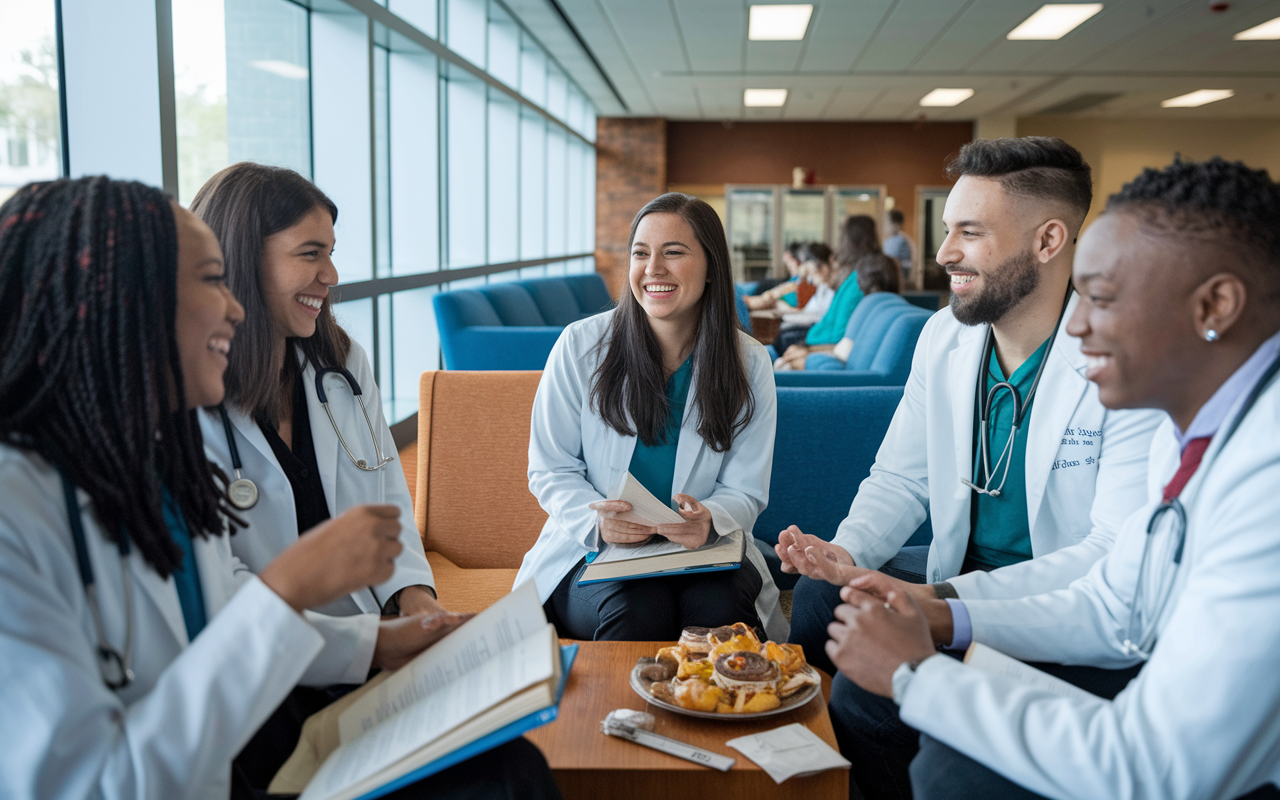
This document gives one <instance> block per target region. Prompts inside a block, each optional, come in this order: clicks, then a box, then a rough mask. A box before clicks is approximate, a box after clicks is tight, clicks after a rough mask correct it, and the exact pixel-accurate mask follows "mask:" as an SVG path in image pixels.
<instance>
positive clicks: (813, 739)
mask: <svg viewBox="0 0 1280 800" xmlns="http://www.w3.org/2000/svg"><path fill="white" fill-rule="evenodd" d="M725 744H727V745H729V746H730V747H732V748H733V749H734V750H737V751H738V752H739V753H742V754H743V755H744V756H746V757H747V758H749V759H751V760H752V761H754V762H755V763H756V764H757V765H758V766H759V767H760V768H761V769H763V770H764V771H765V772H767V773H769V777H770V778H773V780H774V782H775V783H782V782H783V781H785V780H787V779H788V778H794V777H796V776H797V775H801V776H804V775H816V774H817V773H819V772H825V771H826V770H829V769H848V768H849V766H850V764H849V762H848V761H846V760H845V759H844V757H843V756H841V755H840V754H839V753H838V752H836V751H835V750H834V749H833V748H832V747H831V746H830V745H829V744H827V743H826V742H824V741H822V738H821V737H819V736H818V734H816V733H814V732H813V731H811V730H809V729H808V728H806V727H805V726H803V725H801V724H800V723H798V722H796V723H793V724H791V725H784V726H782V727H781V728H774V729H773V730H771V731H765V732H764V733H757V734H755V735H754V736H740V737H738V738H737V739H730V740H729V741H727V742H725Z"/></svg>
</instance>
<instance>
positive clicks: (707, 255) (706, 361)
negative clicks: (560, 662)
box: [516, 193, 787, 641]
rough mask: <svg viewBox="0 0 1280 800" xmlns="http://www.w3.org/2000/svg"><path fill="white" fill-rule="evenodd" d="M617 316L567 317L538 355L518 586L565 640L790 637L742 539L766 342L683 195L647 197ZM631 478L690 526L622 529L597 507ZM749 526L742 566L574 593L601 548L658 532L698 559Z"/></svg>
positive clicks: (763, 459) (757, 459)
mask: <svg viewBox="0 0 1280 800" xmlns="http://www.w3.org/2000/svg"><path fill="white" fill-rule="evenodd" d="M628 252H629V254H630V262H629V269H628V275H627V285H626V287H625V288H624V289H623V291H622V297H621V298H620V300H619V302H618V307H617V308H616V309H615V310H613V311H609V312H605V313H603V314H598V315H596V316H593V317H590V318H588V319H585V320H582V321H580V322H576V323H574V324H572V325H570V326H569V327H567V328H566V329H565V331H564V333H563V334H562V335H561V337H560V339H559V341H558V342H556V345H555V347H554V348H553V349H552V351H551V356H550V357H549V358H548V360H547V366H546V369H545V370H544V371H543V374H542V381H541V383H539V385H538V393H537V396H536V398H535V399H534V404H533V419H532V430H531V433H530V437H529V488H530V490H531V491H532V492H533V494H534V496H535V497H537V498H538V502H539V503H540V504H541V505H542V508H543V509H544V510H545V511H546V512H547V514H548V519H547V523H546V525H545V526H544V527H543V529H542V533H541V534H540V535H539V537H538V540H537V542H536V543H535V544H534V546H533V548H532V549H531V550H530V551H529V552H528V553H527V554H526V555H525V558H524V562H523V563H522V564H521V565H520V572H519V574H518V575H517V577H516V584H517V585H519V584H520V583H521V582H522V581H525V580H527V579H529V578H532V579H534V580H535V581H536V582H537V586H538V593H539V595H540V596H541V597H542V600H543V602H544V604H545V607H546V609H547V613H548V616H549V618H551V619H552V620H553V621H554V622H555V623H556V626H557V628H558V629H559V630H560V632H561V634H562V635H565V636H571V637H573V638H577V639H615V640H650V641H654V640H672V639H676V638H678V637H679V636H680V632H681V629H682V628H683V627H685V626H704V627H715V626H720V625H729V624H732V623H735V622H745V623H747V624H750V625H753V626H756V627H761V626H762V627H763V630H764V631H765V632H766V633H767V635H768V636H769V637H771V638H773V639H775V640H777V641H783V640H784V639H785V637H786V635H787V623H786V619H785V618H784V617H783V615H782V612H781V609H780V608H779V606H778V590H777V588H776V587H775V586H774V584H773V581H772V579H771V577H770V575H769V570H768V569H767V568H766V566H765V564H764V559H763V558H762V557H761V555H760V553H759V551H758V550H757V549H756V547H755V545H754V544H753V542H752V539H751V529H752V526H753V525H754V524H755V521H756V517H757V516H759V514H760V512H761V511H763V510H764V508H765V504H766V503H767V502H768V498H769V476H770V472H771V469H772V465H773V437H774V432H775V428H776V417H777V395H776V391H775V389H774V384H773V369H772V366H771V365H770V363H769V357H768V355H767V354H766V353H765V349H764V347H762V346H761V345H760V344H759V343H758V342H756V341H755V340H754V339H752V338H751V337H750V336H748V335H747V334H746V332H745V331H742V330H741V329H740V328H739V327H738V324H737V322H736V319H737V318H736V316H735V312H734V288H733V282H732V278H731V276H730V271H729V251H728V245H727V244H726V242H725V236H724V228H723V227H722V226H721V224H720V219H719V217H718V216H717V215H716V213H715V211H714V210H713V209H712V208H711V207H710V206H708V205H707V204H706V203H704V202H702V201H701V200H698V199H697V198H694V197H690V196H688V195H682V194H678V193H671V194H665V195H662V196H661V197H658V198H656V199H654V200H652V201H650V202H649V203H648V204H647V205H646V206H645V207H644V208H642V209H641V210H640V212H639V213H638V214H637V215H636V218H635V221H634V222H632V224H631V235H630V238H629V240H628ZM628 471H630V472H631V474H632V475H634V476H635V477H636V479H637V480H638V481H640V483H641V484H642V485H644V486H645V488H646V489H648V490H649V491H650V492H651V493H652V494H653V495H654V496H655V497H657V498H659V499H660V500H662V501H664V502H669V503H670V504H671V507H672V508H673V509H675V510H677V511H678V512H679V513H680V515H681V516H682V517H683V518H684V519H685V522H683V523H678V524H664V525H658V526H657V527H656V529H655V528H653V527H648V526H645V525H641V524H638V523H633V522H627V521H624V520H621V519H616V518H615V515H616V514H618V513H621V512H626V511H629V510H630V508H631V507H630V505H629V504H628V503H625V502H622V501H608V500H605V496H606V495H607V493H608V492H609V490H610V488H611V487H613V486H614V485H615V484H616V483H617V482H618V481H619V480H620V479H621V478H623V477H624V476H625V475H626V474H627V473H628ZM736 531H742V532H743V534H744V538H745V539H746V548H745V557H744V558H743V561H742V564H741V566H740V567H739V568H738V569H733V570H728V571H723V572H708V573H700V574H694V575H684V576H677V577H658V578H644V579H636V580H625V581H610V582H606V583H596V584H589V585H586V586H579V585H578V578H579V577H580V575H581V573H582V570H583V569H584V567H585V559H586V557H587V556H588V555H589V554H591V553H594V552H597V551H599V550H600V548H601V547H602V546H603V545H604V544H605V543H618V544H628V543H638V542H642V541H645V540H647V539H649V538H650V537H651V536H654V535H657V536H660V537H665V538H666V539H668V540H670V541H672V542H678V543H680V544H682V545H684V546H685V547H688V548H695V547H698V546H700V545H702V544H704V543H706V542H707V541H709V540H712V539H713V538H714V537H718V536H726V535H729V534H732V533H734V532H736Z"/></svg>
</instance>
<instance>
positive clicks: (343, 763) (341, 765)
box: [302, 607, 559, 800]
mask: <svg viewBox="0 0 1280 800" xmlns="http://www.w3.org/2000/svg"><path fill="white" fill-rule="evenodd" d="M539 611H541V607H539ZM556 641H557V640H556V632H555V626H553V625H551V624H549V623H544V625H543V628H542V634H541V635H537V634H534V635H531V636H529V637H527V638H524V639H522V640H520V641H518V642H516V643H515V644H514V645H513V646H512V647H510V648H508V649H506V650H504V651H502V652H498V653H495V654H494V656H493V657H491V658H489V659H487V660H485V661H482V662H480V663H479V664H478V665H476V666H475V667H474V668H472V669H469V670H468V671H466V672H464V673H462V674H461V675H459V676H458V677H457V678H456V679H455V680H453V681H450V682H448V683H447V684H445V685H443V686H437V687H436V689H435V690H434V691H432V692H431V693H429V694H425V695H422V696H420V697H417V698H416V699H415V700H413V701H412V702H411V703H410V704H409V705H407V706H405V707H403V708H401V709H399V710H398V711H397V712H396V713H394V714H393V715H392V716H390V717H388V718H386V719H384V720H382V721H380V722H378V723H376V724H375V726H374V727H373V728H371V729H369V730H367V731H365V732H364V733H363V734H360V735H357V736H356V737H355V738H353V739H350V740H345V739H344V741H343V744H342V746H341V747H339V748H338V749H337V750H335V751H334V752H333V753H332V754H331V755H330V756H329V758H327V759H326V760H325V762H324V764H322V765H321V767H320V770H319V771H318V772H317V773H316V775H315V777H314V778H313V779H312V780H311V782H310V783H309V784H308V785H307V789H306V791H305V792H303V794H302V797H303V798H304V800H319V799H320V798H329V797H333V796H337V795H340V794H343V793H344V790H346V789H349V788H350V787H353V786H355V785H356V784H359V783H361V782H363V781H366V780H368V779H369V778H371V777H373V776H375V775H377V774H379V773H382V772H383V771H384V770H388V769H389V768H391V767H393V766H394V765H396V764H397V763H398V762H400V761H401V760H403V759H405V758H407V757H408V756H410V755H412V754H413V753H414V752H416V751H417V750H419V749H421V748H423V747H425V746H427V745H429V744H431V743H432V742H434V741H436V740H438V739H440V738H441V737H443V736H444V735H445V734H447V733H449V732H451V731H453V730H454V729H455V728H458V727H459V726H460V725H463V724H464V723H466V722H468V721H469V720H471V719H473V718H475V717H477V716H479V715H481V714H483V713H484V712H485V711H487V710H489V709H491V708H493V707H494V706H496V705H498V704H499V703H501V702H503V701H505V700H507V699H509V698H510V697H511V696H512V695H515V694H517V693H519V692H522V691H524V690H526V689H528V688H530V687H531V686H534V685H536V684H539V683H544V682H549V681H550V680H551V679H552V678H553V677H554V675H555V666H554V659H555V658H557V657H558V655H559V654H558V652H557V651H558V648H557V647H556V646H555V645H556ZM437 646H438V645H437ZM387 683H390V680H388V681H387ZM385 685H386V683H384V684H383V686H385ZM380 688H381V687H380ZM550 691H551V692H554V687H552V688H551V689H550ZM546 696H548V697H551V695H550V694H548V695H546ZM354 709H355V707H354V706H353V708H352V709H348V712H347V713H351V711H353V710H354ZM344 716H345V715H344ZM459 746H460V745H459ZM451 749H452V748H451ZM356 796H358V794H357V795H356Z"/></svg>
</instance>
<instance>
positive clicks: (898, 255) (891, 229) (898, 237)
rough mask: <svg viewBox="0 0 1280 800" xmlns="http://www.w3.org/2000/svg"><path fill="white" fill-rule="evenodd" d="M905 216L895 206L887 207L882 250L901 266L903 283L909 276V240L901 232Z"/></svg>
mask: <svg viewBox="0 0 1280 800" xmlns="http://www.w3.org/2000/svg"><path fill="white" fill-rule="evenodd" d="M904 221H906V217H904V216H903V215H902V212H901V211H899V210H898V209H896V208H891V209H889V213H887V214H885V215H884V252H885V254H886V255H889V256H892V257H893V258H894V260H896V261H897V262H898V266H899V267H901V268H902V280H903V282H904V283H905V282H906V281H907V280H908V279H909V278H910V277H911V249H912V247H911V240H910V239H908V238H907V236H906V234H904V233H903V232H902V223H903V222H904Z"/></svg>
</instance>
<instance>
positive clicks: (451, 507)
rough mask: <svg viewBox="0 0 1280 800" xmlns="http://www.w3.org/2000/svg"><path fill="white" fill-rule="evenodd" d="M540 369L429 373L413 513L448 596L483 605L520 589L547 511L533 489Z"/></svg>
mask: <svg viewBox="0 0 1280 800" xmlns="http://www.w3.org/2000/svg"><path fill="white" fill-rule="evenodd" d="M541 377H542V373H541V372H461V371H454V370H440V371H431V372H424V373H422V378H421V380H420V382H419V386H418V390H419V394H418V397H419V402H418V474H417V487H416V490H415V493H414V520H415V522H416V523H417V525H418V533H419V534H421V535H422V544H423V546H424V547H425V548H426V551H427V560H428V561H429V562H430V563H431V569H432V571H433V572H434V573H435V578H436V591H437V592H438V593H439V595H440V602H441V603H443V604H444V605H445V607H446V608H449V609H450V610H453V611H480V610H482V609H484V608H486V607H488V606H489V605H490V604H492V603H493V602H494V601H495V600H497V599H499V598H500V597H502V596H503V595H505V594H506V593H507V592H509V591H511V588H512V584H513V582H514V581H515V577H516V571H517V570H518V569H519V567H520V561H521V560H522V559H523V558H524V554H525V553H526V552H527V551H528V550H529V548H531V547H533V543H534V541H536V540H537V538H538V532H539V531H541V530H542V525H543V523H545V522H546V520H547V515H546V513H544V512H543V510H542V508H541V507H540V506H539V505H538V501H537V500H535V499H534V497H533V495H532V494H531V493H530V492H529V479H528V475H527V472H528V468H529V419H530V414H531V412H532V409H533V397H534V394H535V393H536V392H537V390H538V380H539V379H540V378H541Z"/></svg>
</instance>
